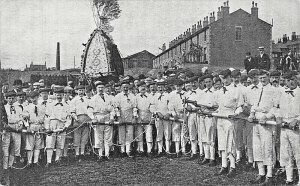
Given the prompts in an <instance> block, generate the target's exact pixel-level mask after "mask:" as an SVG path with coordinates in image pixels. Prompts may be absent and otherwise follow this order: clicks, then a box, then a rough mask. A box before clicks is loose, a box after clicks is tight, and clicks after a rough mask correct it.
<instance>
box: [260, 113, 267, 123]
mask: <svg viewBox="0 0 300 186" xmlns="http://www.w3.org/2000/svg"><path fill="white" fill-rule="evenodd" d="M266 121H267V116H265V115H264V116H263V117H261V118H260V119H259V120H258V123H259V124H266Z"/></svg>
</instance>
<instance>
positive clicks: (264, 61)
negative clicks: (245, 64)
mask: <svg viewBox="0 0 300 186" xmlns="http://www.w3.org/2000/svg"><path fill="white" fill-rule="evenodd" d="M256 61H257V65H258V69H263V70H267V71H269V70H270V67H271V62H270V57H269V55H268V54H263V55H262V57H260V55H258V56H256Z"/></svg>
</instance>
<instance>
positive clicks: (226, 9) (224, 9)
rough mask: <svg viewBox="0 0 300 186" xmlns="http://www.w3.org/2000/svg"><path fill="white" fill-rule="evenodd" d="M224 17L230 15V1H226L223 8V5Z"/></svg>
mask: <svg viewBox="0 0 300 186" xmlns="http://www.w3.org/2000/svg"><path fill="white" fill-rule="evenodd" d="M221 12H222V17H226V16H228V15H229V1H226V2H224V6H223V8H222V7H221Z"/></svg>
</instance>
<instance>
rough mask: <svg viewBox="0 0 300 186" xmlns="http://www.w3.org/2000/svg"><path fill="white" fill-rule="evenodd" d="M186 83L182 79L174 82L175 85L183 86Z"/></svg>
mask: <svg viewBox="0 0 300 186" xmlns="http://www.w3.org/2000/svg"><path fill="white" fill-rule="evenodd" d="M183 84H184V82H183V81H182V80H181V79H176V80H174V85H183Z"/></svg>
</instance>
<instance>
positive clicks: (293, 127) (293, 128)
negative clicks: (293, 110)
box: [289, 119, 298, 130]
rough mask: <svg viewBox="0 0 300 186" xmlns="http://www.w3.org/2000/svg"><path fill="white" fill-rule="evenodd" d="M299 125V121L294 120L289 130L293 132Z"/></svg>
mask: <svg viewBox="0 0 300 186" xmlns="http://www.w3.org/2000/svg"><path fill="white" fill-rule="evenodd" d="M297 123H298V120H296V119H293V121H291V122H290V123H289V128H290V129H292V130H295V129H296V126H297Z"/></svg>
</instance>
